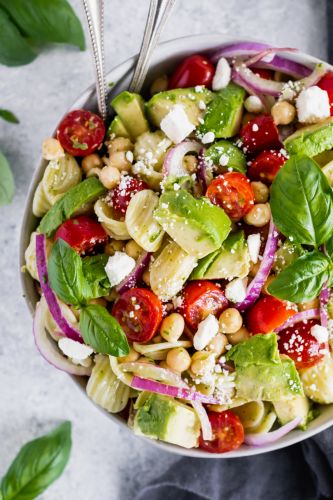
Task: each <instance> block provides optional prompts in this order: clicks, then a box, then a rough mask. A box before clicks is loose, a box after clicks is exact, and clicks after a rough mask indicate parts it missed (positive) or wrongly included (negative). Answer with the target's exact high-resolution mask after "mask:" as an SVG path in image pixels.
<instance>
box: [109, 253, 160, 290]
mask: <svg viewBox="0 0 333 500" xmlns="http://www.w3.org/2000/svg"><path fill="white" fill-rule="evenodd" d="M151 256H152V253H150V252H143V254H142V255H141V256H140V258H139V259H138V261H137V263H136V266H135V268H134V269H133V271H132V272H130V274H129V275H128V276H126V278H124V279H123V281H121V282H120V283H119V285H117V287H116V290H117V292H118V293H124V292H126V290H129V289H130V288H134V287H135V286H136V285H137V283H138V281H139V280H140V279H141V277H142V275H143V272H144V270H145V269H146V267H147V266H148V265H149V262H150V259H151Z"/></svg>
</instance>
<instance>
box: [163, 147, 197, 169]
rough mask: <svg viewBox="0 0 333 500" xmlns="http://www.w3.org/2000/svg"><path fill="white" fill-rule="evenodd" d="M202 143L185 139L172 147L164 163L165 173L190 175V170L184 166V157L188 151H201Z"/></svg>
mask: <svg viewBox="0 0 333 500" xmlns="http://www.w3.org/2000/svg"><path fill="white" fill-rule="evenodd" d="M201 148H202V146H201V144H199V143H198V142H196V141H183V142H181V143H180V144H177V146H175V147H173V148H171V149H170V150H169V151H168V153H167V155H166V157H165V159H164V163H163V170H162V171H163V175H164V176H168V175H174V176H175V177H183V176H185V175H188V171H187V170H186V169H185V168H184V167H183V158H184V156H185V155H186V154H187V153H199V151H200V149H201Z"/></svg>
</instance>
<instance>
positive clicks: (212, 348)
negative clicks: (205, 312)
mask: <svg viewBox="0 0 333 500" xmlns="http://www.w3.org/2000/svg"><path fill="white" fill-rule="evenodd" d="M227 344H228V339H227V337H226V336H225V335H223V334H221V333H218V334H217V335H215V337H214V338H213V339H212V340H211V341H210V342H209V344H208V346H207V351H209V352H211V353H213V354H214V356H215V357H218V356H221V354H223V353H224V352H225V346H226V345H227Z"/></svg>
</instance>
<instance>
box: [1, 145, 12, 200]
mask: <svg viewBox="0 0 333 500" xmlns="http://www.w3.org/2000/svg"><path fill="white" fill-rule="evenodd" d="M14 191H15V184H14V177H13V174H12V171H11V169H10V166H9V163H8V161H7V159H6V157H5V156H4V155H3V154H2V153H1V152H0V205H6V204H7V203H10V202H11V201H12V198H13V196H14Z"/></svg>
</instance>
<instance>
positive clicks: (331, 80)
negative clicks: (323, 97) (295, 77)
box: [317, 73, 333, 116]
mask: <svg viewBox="0 0 333 500" xmlns="http://www.w3.org/2000/svg"><path fill="white" fill-rule="evenodd" d="M317 85H318V87H320V88H321V89H323V90H326V92H327V93H328V99H329V101H330V106H331V116H332V115H333V73H326V75H325V76H323V78H321V80H319V82H318V83H317Z"/></svg>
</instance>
